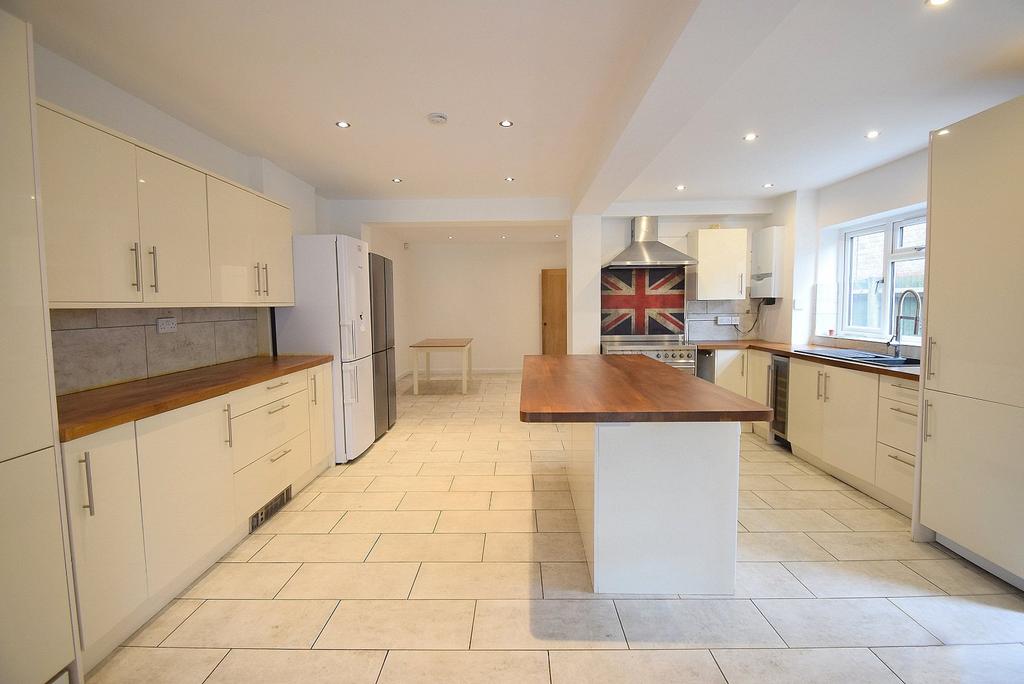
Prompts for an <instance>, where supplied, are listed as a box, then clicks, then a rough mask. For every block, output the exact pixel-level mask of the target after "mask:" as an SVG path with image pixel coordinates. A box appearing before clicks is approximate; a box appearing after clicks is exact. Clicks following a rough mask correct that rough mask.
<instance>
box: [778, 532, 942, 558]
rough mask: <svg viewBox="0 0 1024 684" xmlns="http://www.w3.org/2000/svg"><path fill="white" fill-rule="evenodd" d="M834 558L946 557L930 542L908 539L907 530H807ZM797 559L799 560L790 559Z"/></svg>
mask: <svg viewBox="0 0 1024 684" xmlns="http://www.w3.org/2000/svg"><path fill="white" fill-rule="evenodd" d="M807 534H808V536H809V537H810V538H811V539H813V540H814V541H816V542H817V543H818V544H821V546H822V547H824V548H825V549H826V550H827V551H828V552H829V553H831V554H832V555H833V556H835V557H836V559H837V560H927V559H931V558H947V556H946V554H945V553H943V552H942V551H940V550H939V549H938V548H936V547H935V546H933V545H931V544H921V543H918V542H914V541H911V540H910V534H909V533H907V532H808V533H807ZM793 560H799V559H793Z"/></svg>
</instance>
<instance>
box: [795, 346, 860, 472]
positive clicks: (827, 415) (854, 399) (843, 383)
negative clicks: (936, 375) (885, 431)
mask: <svg viewBox="0 0 1024 684" xmlns="http://www.w3.org/2000/svg"><path fill="white" fill-rule="evenodd" d="M791 372H792V371H791ZM821 401H822V405H823V407H824V431H823V444H822V450H821V452H820V454H821V459H822V460H823V461H825V462H826V463H829V464H831V465H833V466H835V467H836V468H839V469H840V470H842V471H844V472H847V473H849V474H851V475H853V476H855V477H858V478H860V479H861V480H864V481H865V482H874V480H875V448H876V447H875V434H876V424H877V421H878V375H876V374H875V373H865V372H861V371H854V370H847V369H845V368H835V367H833V366H825V367H824V377H823V379H822V399H821Z"/></svg>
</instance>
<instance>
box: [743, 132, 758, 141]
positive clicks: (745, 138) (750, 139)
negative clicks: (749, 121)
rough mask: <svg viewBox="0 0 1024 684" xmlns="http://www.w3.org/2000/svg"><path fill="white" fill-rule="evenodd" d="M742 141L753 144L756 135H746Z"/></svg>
mask: <svg viewBox="0 0 1024 684" xmlns="http://www.w3.org/2000/svg"><path fill="white" fill-rule="evenodd" d="M743 139H744V140H746V141H747V142H754V141H755V140H757V133H754V132H750V133H747V134H746V135H745V136H743Z"/></svg>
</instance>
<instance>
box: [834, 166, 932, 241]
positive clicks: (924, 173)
mask: <svg viewBox="0 0 1024 684" xmlns="http://www.w3.org/2000/svg"><path fill="white" fill-rule="evenodd" d="M927 197H928V150H927V149H923V150H921V151H919V152H915V153H914V154H911V155H908V156H906V157H902V158H900V159H897V160H896V161H893V162H890V163H888V164H883V165H882V166H877V167H875V168H873V169H870V170H869V171H865V172H864V173H861V174H858V175H856V176H853V177H852V178H847V179H846V180H843V181H839V182H838V183H833V184H832V185H827V186H825V187H822V188H819V189H818V220H817V222H818V227H820V228H823V227H826V226H834V225H836V224H839V223H846V222H848V221H853V220H856V219H860V218H864V217H867V216H873V215H875V214H881V213H884V212H888V211H892V210H894V209H901V208H903V207H909V206H911V205H914V204H919V203H921V202H924V201H925V200H926V199H927Z"/></svg>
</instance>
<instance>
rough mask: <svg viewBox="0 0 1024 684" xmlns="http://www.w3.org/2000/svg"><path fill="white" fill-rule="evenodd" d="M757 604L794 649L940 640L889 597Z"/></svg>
mask: <svg viewBox="0 0 1024 684" xmlns="http://www.w3.org/2000/svg"><path fill="white" fill-rule="evenodd" d="M899 600H910V599H899ZM913 600H919V599H913ZM754 603H755V604H757V607H758V609H760V611H761V613H762V614H763V615H764V616H765V617H766V618H768V621H769V622H770V623H771V624H772V626H773V627H774V628H775V629H776V630H777V631H778V633H779V635H780V636H781V637H782V638H783V639H785V640H786V643H787V644H789V646H790V647H791V648H813V647H818V648H821V647H833V648H835V647H840V646H844V647H851V646H852V647H871V646H931V645H933V644H938V643H939V642H938V640H937V639H936V638H935V637H934V636H932V635H931V634H929V633H928V632H927V631H925V630H924V629H922V628H921V626H920V625H919V624H918V623H916V622H914V620H911V619H910V618H909V617H907V616H906V614H905V613H904V612H903V611H901V610H900V609H899V608H897V607H896V606H894V605H893V604H892V603H890V602H889V600H888V599H880V598H864V599H861V598H858V599H814V600H807V599H756V600H755V601H754Z"/></svg>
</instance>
